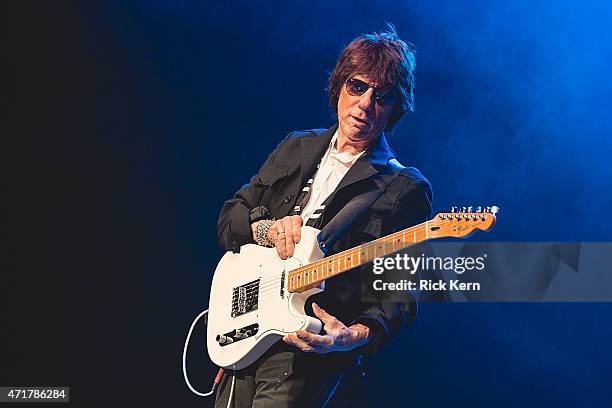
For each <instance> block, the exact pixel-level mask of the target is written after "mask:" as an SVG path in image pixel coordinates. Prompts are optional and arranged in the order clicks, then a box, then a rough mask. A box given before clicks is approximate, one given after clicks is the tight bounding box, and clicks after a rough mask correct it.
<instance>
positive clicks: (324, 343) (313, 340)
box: [295, 330, 333, 348]
mask: <svg viewBox="0 0 612 408" xmlns="http://www.w3.org/2000/svg"><path fill="white" fill-rule="evenodd" d="M295 334H296V335H297V336H298V338H299V339H301V340H303V341H304V342H305V343H306V344H308V345H309V346H310V347H314V348H330V347H331V346H333V340H332V338H331V336H320V335H318V334H314V333H311V332H308V331H306V330H298V331H296V332H295Z"/></svg>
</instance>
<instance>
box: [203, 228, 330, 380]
mask: <svg viewBox="0 0 612 408" xmlns="http://www.w3.org/2000/svg"><path fill="white" fill-rule="evenodd" d="M318 233H319V230H317V229H315V228H312V227H303V228H302V235H301V239H300V242H299V243H298V244H297V245H296V248H295V252H294V255H293V256H292V257H291V258H289V259H287V260H282V259H280V258H279V257H278V254H277V252H276V248H265V247H262V246H258V245H255V244H247V245H244V246H242V247H241V248H240V253H238V254H235V253H232V252H227V253H226V254H225V255H224V256H223V258H222V259H221V261H220V262H219V265H218V266H217V269H216V270H215V274H214V277H213V281H212V286H211V292H210V301H209V309H208V326H207V336H206V337H207V347H208V354H209V356H210V358H211V360H212V361H213V362H214V363H215V364H217V365H218V366H220V367H223V368H229V369H232V370H239V369H241V368H244V367H247V366H248V365H250V364H251V363H253V362H254V361H255V360H257V358H259V357H260V356H261V355H262V354H263V353H264V352H265V351H266V350H267V349H268V348H270V347H271V346H272V345H273V344H274V343H275V342H277V341H278V340H280V339H281V338H282V337H283V336H284V335H286V334H288V333H292V332H295V331H296V330H308V331H310V332H313V333H318V332H319V331H321V327H322V325H321V322H320V321H319V320H318V319H315V318H313V317H310V316H308V315H306V314H305V313H304V303H305V302H306V299H308V298H309V297H310V296H311V295H313V294H315V293H318V292H321V291H322V290H323V285H318V286H316V287H313V288H311V289H308V290H305V291H303V292H300V293H297V292H294V293H289V291H288V290H287V274H288V272H289V271H291V270H293V269H296V268H298V267H300V266H303V265H307V264H309V263H311V262H314V261H317V260H320V259H322V258H323V253H322V252H321V250H320V249H319V245H318V242H317V234H318Z"/></svg>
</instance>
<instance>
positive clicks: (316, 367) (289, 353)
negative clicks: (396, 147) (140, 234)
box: [216, 26, 432, 407]
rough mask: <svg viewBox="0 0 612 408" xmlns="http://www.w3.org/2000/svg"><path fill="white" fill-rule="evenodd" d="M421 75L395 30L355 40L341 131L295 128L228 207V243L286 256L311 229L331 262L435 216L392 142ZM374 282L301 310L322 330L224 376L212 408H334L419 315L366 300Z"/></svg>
mask: <svg viewBox="0 0 612 408" xmlns="http://www.w3.org/2000/svg"><path fill="white" fill-rule="evenodd" d="M414 67H415V62H414V55H413V53H412V52H411V50H410V48H409V47H408V46H407V44H406V43H405V42H403V41H402V40H401V39H399V38H398V36H397V34H396V33H395V30H394V29H393V27H392V26H390V27H389V30H388V31H385V32H382V33H376V34H371V35H370V34H364V35H361V36H360V37H358V38H356V39H355V40H353V41H352V42H351V43H350V44H349V45H348V46H347V47H346V48H345V49H344V50H343V52H342V54H341V55H340V58H339V60H338V62H337V64H336V67H335V69H334V71H333V72H332V74H331V77H330V79H329V87H328V91H329V101H330V105H331V106H332V108H333V110H334V112H335V113H336V114H337V124H336V125H334V126H332V127H331V128H329V129H327V130H312V131H304V132H293V133H291V134H289V135H288V136H287V137H286V138H285V139H284V140H283V141H282V142H281V143H280V144H279V145H278V146H277V148H276V149H275V150H274V151H273V152H272V153H271V154H270V156H269V157H268V159H267V160H266V162H265V163H264V165H263V166H262V167H261V169H260V170H259V173H258V174H257V175H256V176H254V177H253V178H252V179H251V181H250V183H249V184H247V185H245V186H243V187H242V188H241V189H240V190H239V191H238V192H237V193H236V194H235V195H234V197H233V198H232V199H231V200H228V201H226V202H225V205H224V206H223V209H222V211H221V215H220V218H219V224H218V236H219V241H220V243H221V245H222V246H223V247H224V248H225V249H227V250H231V251H235V252H237V251H239V247H240V246H241V245H244V244H247V243H257V244H259V245H266V246H270V247H271V246H274V247H276V250H277V252H278V255H279V257H281V258H282V259H286V258H288V257H290V256H292V254H293V251H294V249H295V244H296V243H298V242H299V241H300V228H301V227H302V226H303V225H306V224H307V225H311V226H314V227H316V228H318V229H321V230H322V233H321V235H320V236H319V238H320V240H321V241H322V242H320V245H321V247H322V248H323V249H324V252H326V253H327V254H328V255H329V254H333V253H336V252H339V251H342V250H344V249H347V248H351V247H354V246H357V245H359V244H361V243H364V242H368V241H371V240H373V239H376V238H379V237H381V236H383V235H387V234H390V233H392V232H394V231H397V230H400V229H404V228H406V227H408V226H410V225H414V224H417V223H420V222H423V221H425V220H426V219H428V218H429V217H430V215H431V196H432V192H431V187H430V185H429V182H428V181H427V180H426V179H425V178H424V177H423V175H422V174H421V173H420V172H419V171H418V170H417V169H415V168H405V167H403V166H401V165H400V164H399V163H398V162H397V160H395V159H394V155H393V153H392V151H391V150H390V148H389V146H388V144H387V141H386V138H385V134H389V133H390V132H391V131H392V130H393V127H394V126H395V124H396V123H397V122H398V120H399V119H400V118H401V117H402V116H403V114H404V113H405V112H407V111H408V110H413V100H414V97H413V85H414V76H413V71H414ZM345 207H347V208H349V209H350V210H345V211H342V210H343V209H344V208H345ZM364 207H365V208H364ZM324 232H325V234H324ZM324 237H331V238H329V239H327V240H326V238H324ZM332 238H333V239H332ZM368 274H369V275H370V276H371V275H372V273H371V270H370V272H368V271H362V272H358V271H354V272H348V273H345V274H342V275H341V276H338V277H336V278H333V279H330V280H328V281H327V282H326V287H325V291H323V292H321V293H319V294H317V295H314V296H312V297H311V298H310V301H309V302H308V303H307V307H306V311H307V313H309V314H311V315H312V316H316V317H317V318H319V319H320V320H321V321H322V322H323V325H324V331H323V332H322V333H309V332H307V331H298V332H296V333H290V334H288V335H287V336H285V337H284V338H283V342H278V343H277V344H275V345H274V346H273V347H272V348H271V349H270V350H268V351H267V352H266V353H265V354H264V355H263V356H262V357H261V358H260V359H258V360H257V361H256V362H255V363H253V364H252V365H251V366H249V367H247V368H245V369H243V370H239V371H236V372H234V373H230V375H226V378H224V380H223V382H222V384H221V386H220V387H219V391H218V395H217V401H216V406H217V407H224V406H229V405H228V400H229V399H231V406H235V407H243V406H244V407H251V406H253V407H264V406H265V407H294V406H317V407H319V406H329V405H328V404H329V403H330V400H331V397H332V395H333V394H334V391H335V390H337V389H338V388H339V385H340V384H341V383H342V382H343V380H344V378H345V377H346V375H345V374H346V373H347V372H348V371H350V370H351V368H352V367H354V362H355V361H356V357H357V356H360V355H362V354H364V353H368V352H372V351H374V350H376V349H377V348H378V347H379V346H380V343H381V342H382V341H384V340H387V339H388V338H389V337H390V336H391V335H392V334H393V333H395V332H397V331H398V330H399V329H400V328H401V327H402V325H403V324H404V323H405V321H406V320H407V319H408V318H413V317H414V315H415V313H416V300H415V299H412V298H409V297H408V296H406V298H405V299H403V301H400V302H397V301H394V302H386V301H385V302H383V301H367V302H365V301H362V299H363V297H362V295H363V293H362V289H361V288H362V283H361V280H360V279H361V278H360V276H361V277H363V276H368ZM232 377H233V378H232ZM232 382H233V384H232Z"/></svg>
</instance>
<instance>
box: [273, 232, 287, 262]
mask: <svg viewBox="0 0 612 408" xmlns="http://www.w3.org/2000/svg"><path fill="white" fill-rule="evenodd" d="M275 245H276V252H277V253H278V256H280V257H281V259H287V243H286V242H285V233H284V232H283V233H279V234H277V236H276V244H275Z"/></svg>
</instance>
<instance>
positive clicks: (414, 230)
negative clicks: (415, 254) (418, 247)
mask: <svg viewBox="0 0 612 408" xmlns="http://www.w3.org/2000/svg"><path fill="white" fill-rule="evenodd" d="M412 231H413V234H414V241H412V242H413V243H415V244H416V228H413V230H412Z"/></svg>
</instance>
